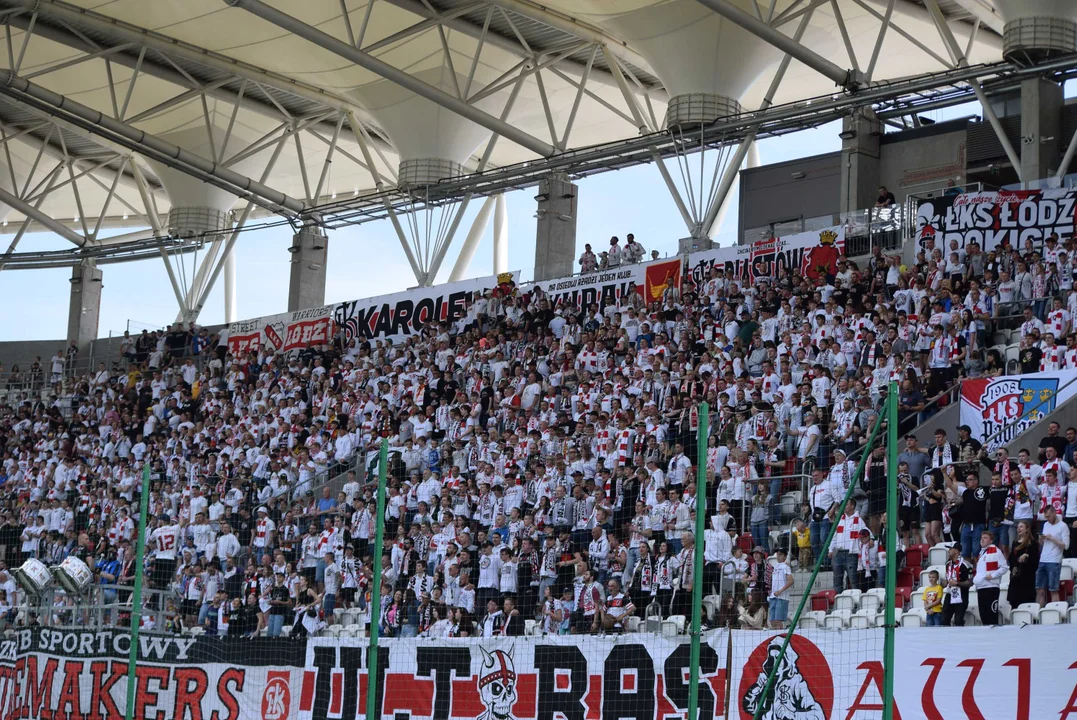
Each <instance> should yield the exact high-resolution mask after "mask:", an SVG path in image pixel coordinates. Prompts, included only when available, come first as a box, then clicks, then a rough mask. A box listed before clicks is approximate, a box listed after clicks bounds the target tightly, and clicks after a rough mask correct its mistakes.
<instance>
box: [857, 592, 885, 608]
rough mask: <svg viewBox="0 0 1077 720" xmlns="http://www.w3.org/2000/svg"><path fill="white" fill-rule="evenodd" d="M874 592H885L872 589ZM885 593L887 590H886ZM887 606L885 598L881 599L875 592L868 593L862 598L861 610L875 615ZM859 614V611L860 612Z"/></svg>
mask: <svg viewBox="0 0 1077 720" xmlns="http://www.w3.org/2000/svg"><path fill="white" fill-rule="evenodd" d="M872 590H884V589H883V588H872ZM884 592H885V590H884ZM885 604H886V601H885V598H880V597H879V596H878V595H876V594H875V593H873V592H870V591H869V592H866V593H864V594H863V595H861V596H860V610H871V611H872V614H875V613H876V612H878V611H879V610H881V609H882V608H883V607H884V606H885ZM858 612H859V611H858Z"/></svg>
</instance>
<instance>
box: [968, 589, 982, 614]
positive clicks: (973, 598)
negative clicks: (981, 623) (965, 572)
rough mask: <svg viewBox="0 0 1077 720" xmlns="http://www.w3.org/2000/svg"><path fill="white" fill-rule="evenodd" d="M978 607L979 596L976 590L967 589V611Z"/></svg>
mask: <svg viewBox="0 0 1077 720" xmlns="http://www.w3.org/2000/svg"><path fill="white" fill-rule="evenodd" d="M978 607H980V595H979V593H977V592H976V588H969V607H968V609H969V610H975V609H977V608H978Z"/></svg>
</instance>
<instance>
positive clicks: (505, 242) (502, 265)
mask: <svg viewBox="0 0 1077 720" xmlns="http://www.w3.org/2000/svg"><path fill="white" fill-rule="evenodd" d="M508 269H509V211H508V207H507V203H506V202H505V194H504V193H501V194H500V195H498V196H497V201H496V202H495V203H494V274H497V273H503V272H507V271H508Z"/></svg>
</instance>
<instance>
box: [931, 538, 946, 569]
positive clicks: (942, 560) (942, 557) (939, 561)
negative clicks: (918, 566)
mask: <svg viewBox="0 0 1077 720" xmlns="http://www.w3.org/2000/svg"><path fill="white" fill-rule="evenodd" d="M946 545H947V544H946V543H938V544H936V545H932V546H931V548H930V549H929V550H928V551H927V564H928V565H942V566H943V567H946V555H947V549H946Z"/></svg>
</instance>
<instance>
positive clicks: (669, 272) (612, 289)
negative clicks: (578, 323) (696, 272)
mask: <svg viewBox="0 0 1077 720" xmlns="http://www.w3.org/2000/svg"><path fill="white" fill-rule="evenodd" d="M682 275H683V266H682V260H681V258H680V257H679V256H678V257H675V258H667V259H664V260H655V261H654V262H649V263H642V264H637V265H620V266H618V267H615V268H610V269H609V270H600V271H598V272H593V273H586V274H581V275H573V276H572V277H567V278H555V279H553V280H539V281H538V282H533V283H528V284H527V285H525V286H524V287H522V288H520V292H524V293H527V292H533V291H534V289H535V288H541V289H542V291H543V292H544V293H546V295H548V296H549V298H550V304H551V305H554V306H557V305H564V306H567V307H574V308H586V307H588V306H590V305H592V304H599V305H601V304H604V303H605V304H609V303H615V302H617V301H618V300H619V299H620V298H622V297H624V296H625V295H627V294H628V293H630V292H638V293H640V294H641V295H643V299H644V300H645V301H646V303H647V304H648V305H650V304H651V303H653V302H659V301H661V299H662V294H663V292H664V291H665V290H666V288H667V287H669V286H670V285H673V286H675V287H680V285H681V277H682Z"/></svg>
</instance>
